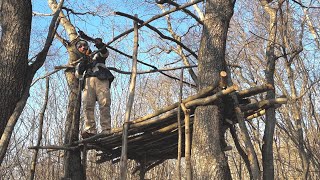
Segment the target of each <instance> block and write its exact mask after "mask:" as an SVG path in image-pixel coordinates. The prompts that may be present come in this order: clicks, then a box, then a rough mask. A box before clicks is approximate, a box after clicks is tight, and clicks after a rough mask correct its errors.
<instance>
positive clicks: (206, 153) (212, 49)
mask: <svg viewBox="0 0 320 180" xmlns="http://www.w3.org/2000/svg"><path fill="white" fill-rule="evenodd" d="M233 7H234V1H230V0H228V1H223V0H208V1H207V2H206V14H205V19H204V26H203V32H202V38H201V44H200V50H199V90H202V89H203V88H206V87H208V86H212V85H217V84H218V83H219V78H220V76H219V73H220V71H223V70H225V69H226V62H225V49H226V39H227V32H228V28H229V22H230V19H231V17H232V15H233ZM215 91H218V89H215ZM222 108H223V107H222V102H221V100H218V101H216V102H215V103H214V104H213V105H208V106H201V107H198V108H197V109H196V111H195V122H194V127H193V139H192V141H193V142H192V155H191V156H192V165H193V177H194V179H231V174H230V169H229V166H228V161H227V158H226V156H225V154H224V152H223V148H222V146H221V142H222V141H224V140H223V138H224V134H223V133H224V132H223V131H222V130H221V129H222V121H223V119H224V118H223V113H222V112H223V109H222Z"/></svg>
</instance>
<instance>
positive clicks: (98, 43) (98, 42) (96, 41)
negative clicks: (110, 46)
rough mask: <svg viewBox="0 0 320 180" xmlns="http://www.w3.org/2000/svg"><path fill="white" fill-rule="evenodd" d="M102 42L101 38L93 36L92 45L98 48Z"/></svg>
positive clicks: (101, 45)
mask: <svg viewBox="0 0 320 180" xmlns="http://www.w3.org/2000/svg"><path fill="white" fill-rule="evenodd" d="M103 45H104V44H103V42H102V39H101V38H95V39H94V46H95V47H97V48H98V49H100V48H102V47H103Z"/></svg>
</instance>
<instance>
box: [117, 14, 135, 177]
mask: <svg viewBox="0 0 320 180" xmlns="http://www.w3.org/2000/svg"><path fill="white" fill-rule="evenodd" d="M135 17H136V18H137V17H138V16H137V15H135ZM133 25H134V47H133V56H132V59H133V61H132V73H131V80H130V87H129V99H128V102H127V105H126V114H125V122H124V124H123V134H122V149H121V158H120V177H121V180H125V179H127V160H128V157H127V150H128V129H129V121H130V113H131V109H132V105H133V101H134V90H135V86H136V77H137V59H138V57H137V56H138V46H139V44H138V23H137V21H134V23H133Z"/></svg>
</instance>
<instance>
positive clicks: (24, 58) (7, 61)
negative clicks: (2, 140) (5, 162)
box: [0, 0, 32, 135]
mask: <svg viewBox="0 0 320 180" xmlns="http://www.w3.org/2000/svg"><path fill="white" fill-rule="evenodd" d="M13 7H14V8H13ZM0 8H1V10H0V12H1V13H0V25H1V29H2V32H1V33H2V34H1V36H0V37H1V38H0V63H1V64H0V93H1V94H0V107H1V111H0V135H2V134H3V131H4V129H5V127H6V125H7V122H8V119H9V117H10V116H11V114H12V113H13V111H14V109H15V107H16V104H17V102H18V101H19V99H20V98H21V96H22V93H23V90H24V89H25V86H26V83H25V82H26V77H27V76H26V74H27V69H28V51H29V43H30V32H31V20H32V11H31V9H32V7H31V1H18V0H3V1H2V2H1V4H0Z"/></svg>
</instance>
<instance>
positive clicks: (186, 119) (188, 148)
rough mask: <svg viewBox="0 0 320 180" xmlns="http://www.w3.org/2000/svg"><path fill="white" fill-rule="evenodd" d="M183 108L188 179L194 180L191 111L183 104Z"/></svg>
mask: <svg viewBox="0 0 320 180" xmlns="http://www.w3.org/2000/svg"><path fill="white" fill-rule="evenodd" d="M181 108H182V110H183V112H184V126H185V131H184V133H185V148H184V156H185V159H186V179H187V180H191V179H192V171H191V170H192V169H191V135H190V109H187V108H186V106H185V105H184V104H183V103H181Z"/></svg>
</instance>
